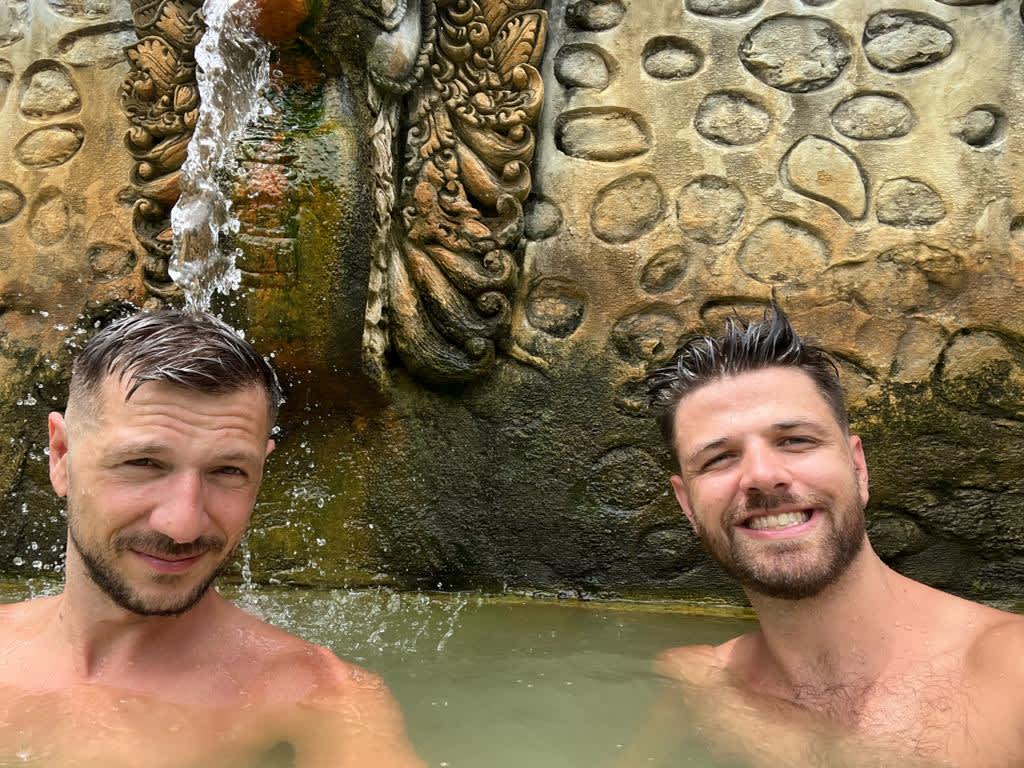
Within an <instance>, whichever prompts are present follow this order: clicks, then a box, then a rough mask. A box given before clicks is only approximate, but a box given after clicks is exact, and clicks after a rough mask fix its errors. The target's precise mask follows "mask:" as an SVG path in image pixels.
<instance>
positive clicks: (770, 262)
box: [737, 219, 829, 283]
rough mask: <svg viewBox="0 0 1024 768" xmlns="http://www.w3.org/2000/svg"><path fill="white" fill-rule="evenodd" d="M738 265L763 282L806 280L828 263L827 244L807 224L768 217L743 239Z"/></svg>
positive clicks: (813, 276) (811, 278) (812, 277)
mask: <svg viewBox="0 0 1024 768" xmlns="http://www.w3.org/2000/svg"><path fill="white" fill-rule="evenodd" d="M737 259H738V261H739V264H740V268H741V269H742V270H743V271H744V272H746V273H747V274H748V275H750V276H751V277H752V278H754V279H755V280H758V281H760V282H762V283H784V282H790V281H795V282H808V281H811V280H813V279H814V278H815V276H816V275H818V274H820V273H821V271H822V270H823V269H824V268H825V266H826V265H827V264H828V260H829V249H828V245H827V244H826V243H825V241H824V240H822V239H821V237H820V236H819V235H817V234H816V233H814V232H812V231H811V230H810V229H809V228H808V227H807V226H806V225H804V224H802V223H800V222H797V221H793V220H790V219H768V220H767V221H763V222H761V223H760V224H758V225H757V227H756V228H755V229H754V231H753V232H751V233H750V235H749V236H748V237H747V239H746V240H745V241H744V243H743V246H742V247H741V248H740V251H739V254H738V255H737Z"/></svg>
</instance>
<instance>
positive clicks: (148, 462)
mask: <svg viewBox="0 0 1024 768" xmlns="http://www.w3.org/2000/svg"><path fill="white" fill-rule="evenodd" d="M125 465H126V466H129V467H155V466H156V465H157V464H156V462H155V461H153V460H152V459H147V458H139V459H128V460H127V461H125Z"/></svg>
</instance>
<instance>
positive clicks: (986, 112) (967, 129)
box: [953, 107, 1003, 147]
mask: <svg viewBox="0 0 1024 768" xmlns="http://www.w3.org/2000/svg"><path fill="white" fill-rule="evenodd" d="M1002 121H1003V116H1002V115H1001V114H1000V113H999V112H998V111H997V110H996V109H995V108H993V107H978V108H977V109H972V110H971V111H970V112H968V113H967V114H966V115H964V116H963V117H962V118H960V119H959V120H957V121H956V124H955V125H954V128H953V135H954V136H956V137H957V138H958V139H960V141H962V142H964V143H965V144H970V145H971V146H972V147H986V146H988V145H989V144H991V143H992V142H994V141H995V140H996V139H997V138H999V133H1000V131H999V128H1000V125H1001V123H1002Z"/></svg>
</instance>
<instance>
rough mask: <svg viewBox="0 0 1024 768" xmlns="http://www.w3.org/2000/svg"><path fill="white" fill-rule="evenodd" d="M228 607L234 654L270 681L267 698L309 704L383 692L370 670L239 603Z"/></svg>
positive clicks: (381, 684) (379, 694) (382, 683)
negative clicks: (259, 615)
mask: <svg viewBox="0 0 1024 768" xmlns="http://www.w3.org/2000/svg"><path fill="white" fill-rule="evenodd" d="M232 610H233V611H235V614H234V616H233V619H232V620H233V623H235V624H236V630H237V631H236V634H235V636H236V638H237V642H238V643H239V647H238V648H237V649H236V653H237V654H238V655H239V657H240V658H242V657H244V658H245V660H246V662H247V663H248V664H251V665H253V667H254V669H253V671H254V672H256V671H258V673H259V675H260V676H261V677H262V678H263V679H264V680H267V681H268V682H269V683H271V685H272V687H273V691H274V696H273V698H275V699H278V700H279V701H281V700H282V699H283V700H285V701H288V700H290V701H296V702H306V703H309V702H314V701H316V700H326V699H337V698H338V697H345V698H351V697H362V698H368V697H372V696H389V694H388V693H387V687H386V686H385V685H384V682H383V681H382V680H381V678H380V677H379V676H377V675H375V674H373V673H372V672H369V671H367V670H365V669H363V668H362V667H360V666H358V665H356V664H352V663H350V662H347V661H344V660H342V659H340V658H338V657H337V656H335V655H334V653H333V652H332V651H330V650H329V649H327V648H324V647H322V646H319V645H316V644H314V643H310V642H308V641H306V640H304V639H302V638H301V637H298V636H296V635H293V634H291V633H290V632H286V631H285V630H283V629H280V628H279V627H275V626H274V625H273V624H269V623H268V622H266V621H263V620H262V619H260V618H259V617H257V616H254V615H253V614H250V613H248V612H246V611H243V610H242V609H240V608H237V607H235V606H232Z"/></svg>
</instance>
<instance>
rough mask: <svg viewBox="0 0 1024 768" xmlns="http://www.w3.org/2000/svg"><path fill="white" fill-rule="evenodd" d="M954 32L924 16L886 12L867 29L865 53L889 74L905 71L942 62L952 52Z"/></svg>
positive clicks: (870, 23)
mask: <svg viewBox="0 0 1024 768" xmlns="http://www.w3.org/2000/svg"><path fill="white" fill-rule="evenodd" d="M954 39H955V38H954V36H953V31H952V30H951V29H950V28H949V27H947V26H946V25H945V24H943V23H942V22H941V21H939V20H938V19H936V18H934V17H932V16H928V15H926V14H923V13H910V12H898V11H884V12H882V13H876V14H875V15H874V16H872V17H871V18H870V19H868V23H867V26H865V27H864V53H865V54H866V55H867V57H868V61H870V62H871V63H872V64H874V65H875V66H876V67H878V68H879V69H882V70H885V71H886V72H906V71H907V70H910V69H917V68H919V67H926V66H928V65H929V64H934V63H936V62H938V61H942V60H943V59H944V58H946V57H947V56H949V55H950V54H951V53H952V52H953V44H954Z"/></svg>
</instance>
